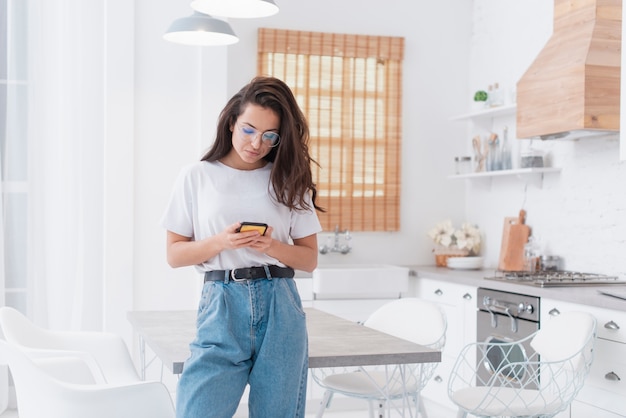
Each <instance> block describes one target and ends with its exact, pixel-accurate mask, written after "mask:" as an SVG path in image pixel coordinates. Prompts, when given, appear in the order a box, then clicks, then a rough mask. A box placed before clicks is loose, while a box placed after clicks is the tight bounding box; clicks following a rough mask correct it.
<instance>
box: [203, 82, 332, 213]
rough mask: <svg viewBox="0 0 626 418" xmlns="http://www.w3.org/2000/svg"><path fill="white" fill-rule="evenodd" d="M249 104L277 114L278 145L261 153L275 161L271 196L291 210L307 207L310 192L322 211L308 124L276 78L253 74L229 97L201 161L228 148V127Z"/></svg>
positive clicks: (220, 155)
mask: <svg viewBox="0 0 626 418" xmlns="http://www.w3.org/2000/svg"><path fill="white" fill-rule="evenodd" d="M249 104H255V105H258V106H261V107H263V108H266V109H271V110H273V111H274V112H275V113H276V115H278V117H279V118H280V131H279V134H280V141H279V143H278V146H276V147H274V148H272V150H271V151H270V152H269V153H268V154H267V155H266V156H265V157H263V158H264V159H265V160H267V161H270V162H272V163H274V165H273V167H272V172H271V174H270V181H271V183H272V186H273V188H274V195H273V196H272V197H273V198H274V199H275V200H276V201H277V202H279V203H281V204H283V205H285V206H287V207H289V208H290V209H292V210H302V209H307V210H309V209H311V207H310V205H309V203H308V202H307V200H306V196H307V193H311V200H312V203H313V207H314V208H315V209H317V210H319V211H321V212H323V211H324V209H323V208H321V207H319V206H317V204H316V197H317V189H316V188H315V184H314V183H313V176H312V174H311V164H317V162H316V161H315V160H313V159H312V158H311V156H310V155H309V145H308V144H309V125H308V123H307V120H306V118H305V117H304V114H303V113H302V110H300V107H299V106H298V103H297V102H296V98H295V97H294V95H293V93H292V91H291V89H290V88H289V86H287V84H285V83H284V82H283V81H282V80H280V79H278V78H275V77H255V78H254V79H253V80H252V81H251V82H250V83H248V84H247V85H245V86H244V87H243V88H242V89H241V90H239V92H238V93H237V94H235V95H234V96H233V97H232V98H231V99H230V100H229V101H228V103H227V104H226V106H225V107H224V109H223V110H222V112H221V113H220V117H219V120H218V123H217V135H216V138H215V141H214V142H213V145H212V146H211V148H210V149H209V151H208V152H207V153H206V154H204V156H203V157H202V161H217V160H219V159H220V158H223V157H225V156H226V155H227V154H228V153H229V152H230V150H231V149H232V148H233V141H232V138H233V133H232V132H231V130H230V127H231V126H233V125H234V124H235V122H236V121H237V119H238V118H239V115H241V114H242V113H243V112H244V110H245V109H246V106H247V105H249Z"/></svg>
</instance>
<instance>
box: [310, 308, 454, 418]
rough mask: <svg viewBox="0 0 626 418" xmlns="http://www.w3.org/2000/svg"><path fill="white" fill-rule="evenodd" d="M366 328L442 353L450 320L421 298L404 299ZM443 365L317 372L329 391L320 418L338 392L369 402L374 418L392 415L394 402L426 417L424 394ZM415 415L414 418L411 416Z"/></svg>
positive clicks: (381, 311)
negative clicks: (435, 372) (375, 413)
mask: <svg viewBox="0 0 626 418" xmlns="http://www.w3.org/2000/svg"><path fill="white" fill-rule="evenodd" d="M363 325H364V326H367V327H370V328H373V329H375V330H378V331H381V332H384V333H387V334H390V335H393V336H395V337H398V338H402V339H405V340H409V341H412V342H414V343H417V344H420V345H423V346H426V347H429V348H432V349H436V350H441V349H442V348H443V346H444V344H445V341H446V327H447V322H446V317H445V314H444V313H443V312H442V311H441V310H440V309H439V308H438V307H437V305H435V304H434V303H431V302H427V301H424V300H421V299H417V298H402V299H397V300H394V301H393V302H389V303H387V304H385V305H383V306H382V307H380V308H379V309H377V310H376V311H375V312H374V313H373V314H372V315H371V316H370V317H369V318H368V319H367V320H366V321H365V322H364V324H363ZM438 364H439V363H422V364H411V365H407V367H401V366H399V365H392V366H387V367H384V370H381V369H380V368H377V369H371V368H368V369H366V368H364V367H360V368H357V369H356V370H355V369H352V370H344V371H343V372H340V373H338V372H337V371H336V369H314V370H312V375H313V379H314V380H315V381H316V382H317V383H318V384H319V385H320V386H322V387H323V388H325V389H326V391H325V393H324V397H323V399H322V402H321V404H320V408H319V410H318V413H317V417H318V418H320V417H322V416H323V414H324V411H325V410H326V408H328V407H329V406H330V402H331V400H332V398H333V395H334V394H335V393H340V394H342V395H345V396H348V397H353V398H360V399H365V400H368V401H369V411H370V417H374V407H373V405H372V403H373V402H376V405H377V414H378V415H376V416H377V417H379V416H380V417H382V416H383V414H386V416H389V414H390V413H391V409H392V408H393V407H394V406H393V405H392V402H394V401H398V404H399V405H401V406H402V407H405V408H409V409H411V408H413V409H414V410H415V416H417V413H418V410H419V412H420V413H421V414H422V416H423V417H426V411H425V410H424V408H423V405H422V404H421V402H420V398H419V396H420V392H421V390H422V389H423V388H424V386H426V383H427V382H428V380H429V379H430V378H431V377H432V375H433V373H434V371H435V368H436V367H437V365H438ZM411 416H413V415H411Z"/></svg>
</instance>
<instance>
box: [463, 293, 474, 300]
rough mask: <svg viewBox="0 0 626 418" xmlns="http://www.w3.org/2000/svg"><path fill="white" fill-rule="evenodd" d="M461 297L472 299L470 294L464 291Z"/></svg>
mask: <svg viewBox="0 0 626 418" xmlns="http://www.w3.org/2000/svg"><path fill="white" fill-rule="evenodd" d="M463 299H465V300H472V295H470V294H469V293H466V294H464V295H463Z"/></svg>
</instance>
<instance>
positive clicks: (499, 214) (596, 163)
mask: <svg viewBox="0 0 626 418" xmlns="http://www.w3.org/2000/svg"><path fill="white" fill-rule="evenodd" d="M552 16H553V4H552V2H549V1H545V0H528V1H524V2H519V1H515V0H475V1H474V31H473V36H472V45H471V54H472V58H471V61H470V62H471V65H470V68H471V77H470V86H471V89H472V91H473V90H476V89H478V88H481V87H482V88H484V87H485V86H487V85H488V84H489V83H492V82H494V81H497V80H501V81H502V82H503V84H504V85H505V86H508V87H510V86H511V85H513V84H514V83H515V82H516V80H518V79H519V78H520V77H521V75H522V74H523V73H524V71H525V70H526V68H527V67H528V66H529V65H530V63H531V62H532V60H533V59H534V57H535V56H536V55H537V53H538V52H539V50H540V49H541V48H542V47H543V45H544V43H545V42H546V41H547V40H548V38H549V37H550V35H551V33H552ZM531 22H532V24H531ZM546 94H549V92H546ZM547 116H548V117H549V115H547ZM514 122H515V120H514V117H513V118H511V119H510V120H509V119H503V120H500V121H496V122H494V125H495V126H496V129H500V128H501V127H502V126H503V125H505V124H508V125H509V126H511V127H512V124H514ZM475 133H478V132H476V131H472V130H471V128H470V130H469V131H468V138H471V137H472V136H473V135H474V134H475ZM511 134H512V135H511V137H512V138H515V135H514V134H515V131H514V130H512V132H511ZM468 141H469V140H468ZM517 142H518V143H517V144H516V150H517V157H519V150H520V149H526V148H528V147H529V146H530V145H531V143H530V141H528V140H518V141H517ZM467 144H468V146H469V142H467ZM532 147H534V148H536V149H540V150H543V151H544V152H546V154H547V157H548V158H549V159H550V160H551V163H552V165H554V166H555V167H561V168H562V171H561V172H560V173H558V174H546V175H545V176H544V179H543V182H541V179H540V178H539V179H537V178H522V179H520V178H516V177H507V178H504V177H502V178H494V179H493V180H472V181H467V180H461V181H463V182H465V183H466V187H467V189H466V197H467V217H468V219H470V220H471V221H472V222H476V223H477V224H479V225H480V226H481V229H483V230H484V231H485V241H486V242H485V244H486V245H485V247H486V248H485V255H486V257H487V263H488V264H489V265H490V266H492V267H495V266H496V265H497V259H498V256H499V250H500V240H501V234H502V225H503V222H504V217H506V216H516V215H517V214H518V212H519V210H520V209H521V208H522V207H523V208H524V209H526V211H527V213H528V217H527V223H528V224H529V225H530V226H531V228H532V233H533V235H535V236H536V237H537V238H539V239H540V240H541V243H542V245H543V246H544V247H545V248H546V251H549V252H552V253H553V254H556V255H559V256H561V257H563V259H564V262H565V265H564V267H565V268H567V269H569V270H578V271H588V272H594V273H606V274H620V275H623V274H626V257H624V256H623V255H624V253H625V252H626V244H625V242H626V241H625V237H626V235H625V232H626V218H625V217H624V214H625V213H626V193H624V192H623V188H622V187H621V185H622V184H624V181H625V179H626V168H625V166H624V163H620V161H619V140H618V135H611V136H607V137H603V138H588V139H580V140H577V141H546V142H541V141H533V143H532ZM515 162H517V161H515ZM456 181H459V180H456Z"/></svg>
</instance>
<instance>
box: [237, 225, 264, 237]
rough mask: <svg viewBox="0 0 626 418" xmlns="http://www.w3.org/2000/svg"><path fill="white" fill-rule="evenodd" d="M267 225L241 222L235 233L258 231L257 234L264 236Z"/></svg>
mask: <svg viewBox="0 0 626 418" xmlns="http://www.w3.org/2000/svg"><path fill="white" fill-rule="evenodd" d="M266 230H267V224H264V223H259V222H242V223H241V226H240V227H239V229H238V230H237V232H246V231H259V234H261V235H265V231H266Z"/></svg>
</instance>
